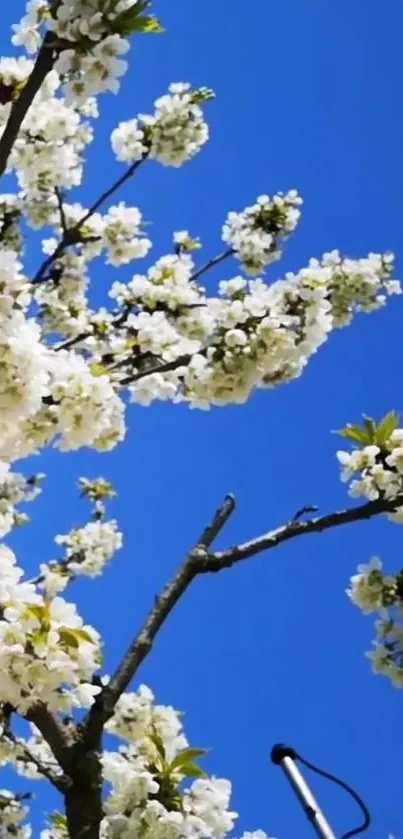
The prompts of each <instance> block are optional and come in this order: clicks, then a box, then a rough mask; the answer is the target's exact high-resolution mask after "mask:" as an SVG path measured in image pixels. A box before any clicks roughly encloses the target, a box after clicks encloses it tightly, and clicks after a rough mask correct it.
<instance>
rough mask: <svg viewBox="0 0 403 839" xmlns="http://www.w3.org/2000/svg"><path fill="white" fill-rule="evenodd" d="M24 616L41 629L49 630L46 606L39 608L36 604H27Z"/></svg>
mask: <svg viewBox="0 0 403 839" xmlns="http://www.w3.org/2000/svg"><path fill="white" fill-rule="evenodd" d="M25 612H26V615H27V616H28V617H31V618H35V620H37V621H38V622H39V623H40V625H41V628H42V629H50V615H49V607H48V606H39V604H37V603H29V604H28V605H27V606H26V608H25Z"/></svg>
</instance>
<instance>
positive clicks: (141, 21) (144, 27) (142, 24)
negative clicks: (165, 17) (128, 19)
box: [130, 15, 164, 32]
mask: <svg viewBox="0 0 403 839" xmlns="http://www.w3.org/2000/svg"><path fill="white" fill-rule="evenodd" d="M130 31H131V32H164V29H163V27H162V26H161V23H160V21H159V20H158V18H157V17H155V15H144V17H136V18H135V19H134V21H133V23H132V25H131V30H130Z"/></svg>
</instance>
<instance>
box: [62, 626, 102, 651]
mask: <svg viewBox="0 0 403 839" xmlns="http://www.w3.org/2000/svg"><path fill="white" fill-rule="evenodd" d="M58 633H59V638H60V643H61V644H62V646H64V647H70V648H73V649H74V650H76V649H78V647H79V646H80V641H89V643H90V644H94V639H93V638H91V635H89V634H88V632H86V631H85V629H72V628H71V627H70V626H61V627H60V629H58Z"/></svg>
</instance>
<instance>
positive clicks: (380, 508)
mask: <svg viewBox="0 0 403 839" xmlns="http://www.w3.org/2000/svg"><path fill="white" fill-rule="evenodd" d="M402 506H403V495H400V496H397V497H396V498H393V499H390V498H388V499H386V498H378V499H377V500H376V501H367V502H366V504H361V505H360V506H359V507H351V508H348V509H346V510H338V511H337V512H335V513H329V514H328V515H326V516H317V517H316V518H313V519H308V520H307V521H299V520H298V519H296V520H295V519H293V520H291V521H290V522H288V523H287V524H284V525H282V527H277V528H275V530H269V531H268V533H264V534H263V535H262V536H258V537H257V538H256V539H251V540H250V541H249V542H243V543H242V544H240V545H235V546H233V547H230V548H227V550H225V551H216V552H215V553H212V554H210V555H209V557H208V560H207V562H206V564H205V568H204V569H203V570H204V571H221V569H223V568H230V567H231V565H235V563H236V562H241V561H242V560H244V559H250V558H251V557H252V556H256V554H259V553H262V552H263V551H268V550H270V549H271V548H276V547H277V545H281V543H282V542H288V540H289V539H294V538H295V536H303V535H304V534H308V533H322V532H323V531H324V530H330V528H332V527H340V525H342V524H350V523H351V522H354V521H364V520H366V519H371V518H373V517H374V516H377V515H379V514H380V513H388V512H389V513H390V512H393V510H395V509H396V508H397V507H402Z"/></svg>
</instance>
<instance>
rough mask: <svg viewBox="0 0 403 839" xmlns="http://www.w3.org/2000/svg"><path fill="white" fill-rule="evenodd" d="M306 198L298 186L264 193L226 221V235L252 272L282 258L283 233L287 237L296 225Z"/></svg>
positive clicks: (244, 265)
mask: <svg viewBox="0 0 403 839" xmlns="http://www.w3.org/2000/svg"><path fill="white" fill-rule="evenodd" d="M300 204H302V199H301V198H300V196H299V195H298V193H297V192H296V191H295V190H290V192H288V193H287V195H282V194H281V193H280V194H279V195H275V196H274V197H273V198H270V197H269V196H268V195H261V196H260V197H259V198H258V199H257V201H256V204H253V205H252V206H251V207H246V209H245V210H243V212H241V213H235V212H231V213H229V215H228V218H227V220H226V222H225V224H224V227H223V231H222V238H223V240H224V242H227V244H228V245H229V246H230V247H231V249H232V250H233V251H234V253H236V254H237V256H238V257H239V259H240V260H241V263H242V266H243V268H244V270H245V271H247V273H248V274H252V275H253V274H260V272H261V271H263V270H264V268H265V267H266V265H269V264H270V262H273V261H274V260H276V259H279V257H280V256H281V251H280V249H279V247H278V240H279V238H280V236H281V237H282V238H286V237H287V236H289V235H290V234H291V233H292V232H293V230H294V229H295V227H296V225H297V222H298V219H299V216H300V211H299V209H298V207H299V205H300Z"/></svg>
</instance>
